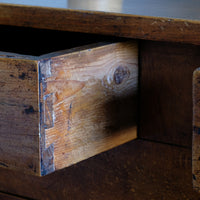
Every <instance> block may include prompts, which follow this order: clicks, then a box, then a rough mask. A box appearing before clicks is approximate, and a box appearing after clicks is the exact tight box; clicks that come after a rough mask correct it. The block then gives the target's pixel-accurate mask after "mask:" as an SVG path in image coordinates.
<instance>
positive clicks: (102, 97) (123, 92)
mask: <svg viewBox="0 0 200 200" xmlns="http://www.w3.org/2000/svg"><path fill="white" fill-rule="evenodd" d="M51 56H52V55H51ZM40 70H41V79H40V88H41V96H40V98H41V99H40V101H41V103H42V105H43V106H42V109H43V110H45V111H44V112H45V117H44V118H43V121H42V124H41V127H42V126H43V125H44V126H46V128H45V129H44V130H43V132H42V133H43V134H44V135H45V137H44V140H45V149H49V150H50V149H51V151H50V152H51V156H50V159H54V161H53V162H52V165H51V167H52V168H51V169H49V170H50V171H51V170H54V168H55V170H56V169H61V168H63V167H66V166H69V165H71V164H73V163H77V162H78V161H81V160H83V159H86V158H89V157H91V156H93V155H95V154H98V153H100V152H103V151H105V150H108V149H110V148H113V147H115V146H118V145H120V144H123V143H125V142H127V141H130V140H132V139H135V138H136V136H137V134H136V132H137V131H136V109H137V88H138V54H137V44H136V43H135V42H128V43H116V44H107V45H102V44H99V45H98V46H97V47H96V48H92V49H88V48H87V49H86V50H82V51H76V52H74V53H69V54H64V55H60V56H59V55H58V56H56V57H51V58H50V59H44V60H42V61H40ZM43 110H42V113H43ZM41 118H42V117H41ZM53 163H54V164H53ZM44 173H45V170H44Z"/></svg>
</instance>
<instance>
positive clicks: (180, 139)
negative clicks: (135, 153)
mask: <svg viewBox="0 0 200 200" xmlns="http://www.w3.org/2000/svg"><path fill="white" fill-rule="evenodd" d="M140 49H141V51H140V64H141V73H140V74H141V77H140V79H141V83H140V85H141V97H140V111H141V112H140V131H139V136H140V137H142V138H145V139H149V140H154V141H160V142H164V143H170V144H176V145H181V146H187V147H190V148H191V144H192V75H193V71H194V70H195V69H196V68H197V67H198V66H199V63H200V47H199V46H194V45H181V44H176V43H174V44H172V43H164V42H151V41H144V42H141V46H140Z"/></svg>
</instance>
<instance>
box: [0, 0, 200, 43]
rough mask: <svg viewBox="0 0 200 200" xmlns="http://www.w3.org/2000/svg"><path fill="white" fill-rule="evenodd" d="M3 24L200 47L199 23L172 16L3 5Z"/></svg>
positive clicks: (0, 21)
mask: <svg viewBox="0 0 200 200" xmlns="http://www.w3.org/2000/svg"><path fill="white" fill-rule="evenodd" d="M148 4H149V3H148ZM130 8H131V7H130ZM149 10H151V9H149ZM158 10H159V9H158ZM191 13H192V12H191ZM52 15H53V16H54V17H52ZM0 24H1V25H13V26H25V27H33V28H45V29H54V30H64V31H75V32H85V33H95V34H104V35H113V36H122V37H129V38H138V39H148V40H158V41H173V42H186V43H193V44H200V32H199V28H200V22H199V21H198V20H190V19H176V18H173V17H170V16H168V17H158V16H156V17H155V16H144V15H134V13H131V14H124V13H112V12H97V11H94V10H92V11H83V10H82V11H81V10H71V9H61V8H60V9H58V8H45V7H34V6H23V5H6V4H0Z"/></svg>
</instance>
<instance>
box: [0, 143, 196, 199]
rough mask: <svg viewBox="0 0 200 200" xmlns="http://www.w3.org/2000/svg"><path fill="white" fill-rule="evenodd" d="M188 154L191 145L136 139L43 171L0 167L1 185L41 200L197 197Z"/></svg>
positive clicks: (8, 189)
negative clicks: (52, 170) (46, 172)
mask: <svg viewBox="0 0 200 200" xmlns="http://www.w3.org/2000/svg"><path fill="white" fill-rule="evenodd" d="M191 160H192V157H191V149H187V148H181V147H175V146H172V145H165V144H159V143H154V142H147V141H142V140H135V141H132V142H130V143H127V144H124V145H122V146H120V147H117V148H115V149H112V150H110V151H107V152H105V153H102V154H100V155H97V156H95V157H93V158H90V159H88V160H85V161H83V162H81V163H78V164H76V165H73V166H71V167H69V168H66V169H63V170H60V171H57V172H55V173H52V174H50V175H48V176H45V177H35V176H30V175H26V174H19V173H17V172H15V171H10V170H7V169H0V190H1V191H9V192H11V193H13V194H18V195H21V196H25V197H29V198H33V199H45V200H48V199H51V200H53V199H56V200H57V199H69V200H76V199H81V200H88V199H95V200H102V199H106V200H116V199H117V200H124V199H127V200H132V199H135V200H141V199H155V200H160V199H163V200H169V199H173V200H180V199H181V200H187V199H192V200H198V199H199V198H200V195H199V194H198V193H197V192H195V191H194V190H193V188H192V176H191V171H192V167H191Z"/></svg>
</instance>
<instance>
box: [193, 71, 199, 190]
mask: <svg viewBox="0 0 200 200" xmlns="http://www.w3.org/2000/svg"><path fill="white" fill-rule="evenodd" d="M199 80H200V71H199V68H198V69H196V70H195V72H194V76H193V146H192V148H193V152H192V167H193V168H192V172H193V185H194V188H195V189H196V190H197V191H199V192H200V105H199V100H200V85H199V83H200V81H199Z"/></svg>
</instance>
